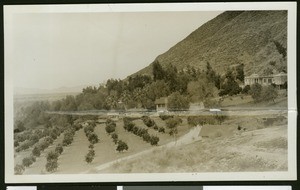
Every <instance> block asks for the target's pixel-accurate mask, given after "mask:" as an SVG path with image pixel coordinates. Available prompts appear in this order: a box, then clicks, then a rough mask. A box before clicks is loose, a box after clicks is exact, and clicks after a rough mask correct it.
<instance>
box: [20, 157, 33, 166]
mask: <svg viewBox="0 0 300 190" xmlns="http://www.w3.org/2000/svg"><path fill="white" fill-rule="evenodd" d="M34 161H35V158H34V157H33V156H31V157H26V158H24V159H23V160H22V163H23V166H25V167H29V166H30V165H31V164H33V162H34Z"/></svg>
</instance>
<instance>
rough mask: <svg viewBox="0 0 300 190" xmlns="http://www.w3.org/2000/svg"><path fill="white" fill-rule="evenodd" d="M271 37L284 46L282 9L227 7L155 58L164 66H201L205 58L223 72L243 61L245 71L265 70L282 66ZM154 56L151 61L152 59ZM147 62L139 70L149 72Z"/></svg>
mask: <svg viewBox="0 0 300 190" xmlns="http://www.w3.org/2000/svg"><path fill="white" fill-rule="evenodd" d="M274 41H276V42H279V43H280V44H281V45H282V46H283V47H285V48H286V47H287V12H286V11H229V12H224V13H222V14H220V15H219V16H217V17H216V18H214V19H212V20H210V21H209V22H207V23H205V24H204V25H202V26H201V27H199V28H198V29H197V30H195V31H194V32H192V33H191V34H190V35H189V36H187V37H186V38H185V39H184V40H182V41H181V42H179V43H178V44H176V45H175V46H173V47H172V48H170V49H169V50H168V51H167V52H165V53H164V54H161V55H159V56H158V57H157V58H156V60H157V61H159V63H160V64H161V65H162V66H163V67H164V66H165V65H167V64H173V65H175V66H176V67H177V68H178V69H184V68H186V67H187V65H191V66H194V67H196V68H200V69H205V66H206V62H207V61H208V62H209V63H210V64H211V65H212V67H213V68H214V69H215V70H217V72H219V73H221V74H223V73H224V72H225V71H226V68H227V67H230V66H232V65H236V64H239V63H243V64H244V65H245V67H244V69H245V74H246V75H250V74H252V73H258V74H268V73H270V72H275V73H276V72H280V71H282V70H285V69H286V64H287V62H286V59H284V58H283V56H282V55H281V54H280V53H279V52H278V50H277V48H276V45H275V43H274ZM156 60H155V61H156ZM151 66H152V64H150V65H149V66H148V67H146V68H144V69H143V70H141V71H139V72H138V73H139V74H151V70H152V69H151V68H152V67H151Z"/></svg>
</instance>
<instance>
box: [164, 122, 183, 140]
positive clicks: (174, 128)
mask: <svg viewBox="0 0 300 190" xmlns="http://www.w3.org/2000/svg"><path fill="white" fill-rule="evenodd" d="M180 123H182V120H181V119H180V118H179V117H174V118H170V119H168V120H167V121H166V125H167V127H168V128H169V129H170V133H169V134H170V135H173V136H174V138H175V139H176V135H177V133H178V130H177V127H178V125H179V124H180Z"/></svg>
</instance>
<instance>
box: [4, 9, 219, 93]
mask: <svg viewBox="0 0 300 190" xmlns="http://www.w3.org/2000/svg"><path fill="white" fill-rule="evenodd" d="M218 14H220V12H148V13H146V12H140V13H22V14H14V15H13V17H12V19H11V20H10V22H9V23H6V24H7V25H5V27H8V28H7V30H6V31H8V32H9V38H8V39H6V42H7V44H9V46H8V48H7V46H6V47H5V48H6V49H5V51H6V52H8V53H7V54H6V55H7V56H8V57H9V59H6V60H9V63H6V64H13V80H14V87H15V88H34V89H36V88H37V89H55V88H60V87H72V86H78V85H98V84H99V83H101V82H104V81H106V80H107V79H109V78H121V79H122V78H125V77H126V76H128V75H129V74H132V73H134V72H136V71H138V70H140V69H142V68H144V67H145V66H147V65H149V64H150V63H151V62H152V61H153V60H154V59H155V58H156V57H157V56H158V55H159V54H162V53H164V52H165V51H167V50H168V49H169V48H171V47H172V46H173V45H175V44H176V43H178V42H179V41H181V40H182V39H184V38H185V37H186V36H187V35H189V34H190V33H191V32H193V31H194V30H195V29H197V28H198V27H200V26H201V25H202V24H203V23H205V22H207V21H208V20H210V19H212V18H214V17H215V16H217V15H218Z"/></svg>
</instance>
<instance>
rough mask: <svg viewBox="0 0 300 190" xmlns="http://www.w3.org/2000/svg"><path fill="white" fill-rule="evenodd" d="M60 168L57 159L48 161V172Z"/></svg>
mask: <svg viewBox="0 0 300 190" xmlns="http://www.w3.org/2000/svg"><path fill="white" fill-rule="evenodd" d="M57 168H58V163H57V160H51V161H48V162H47V163H46V170H47V172H54V171H56V170H57Z"/></svg>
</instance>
